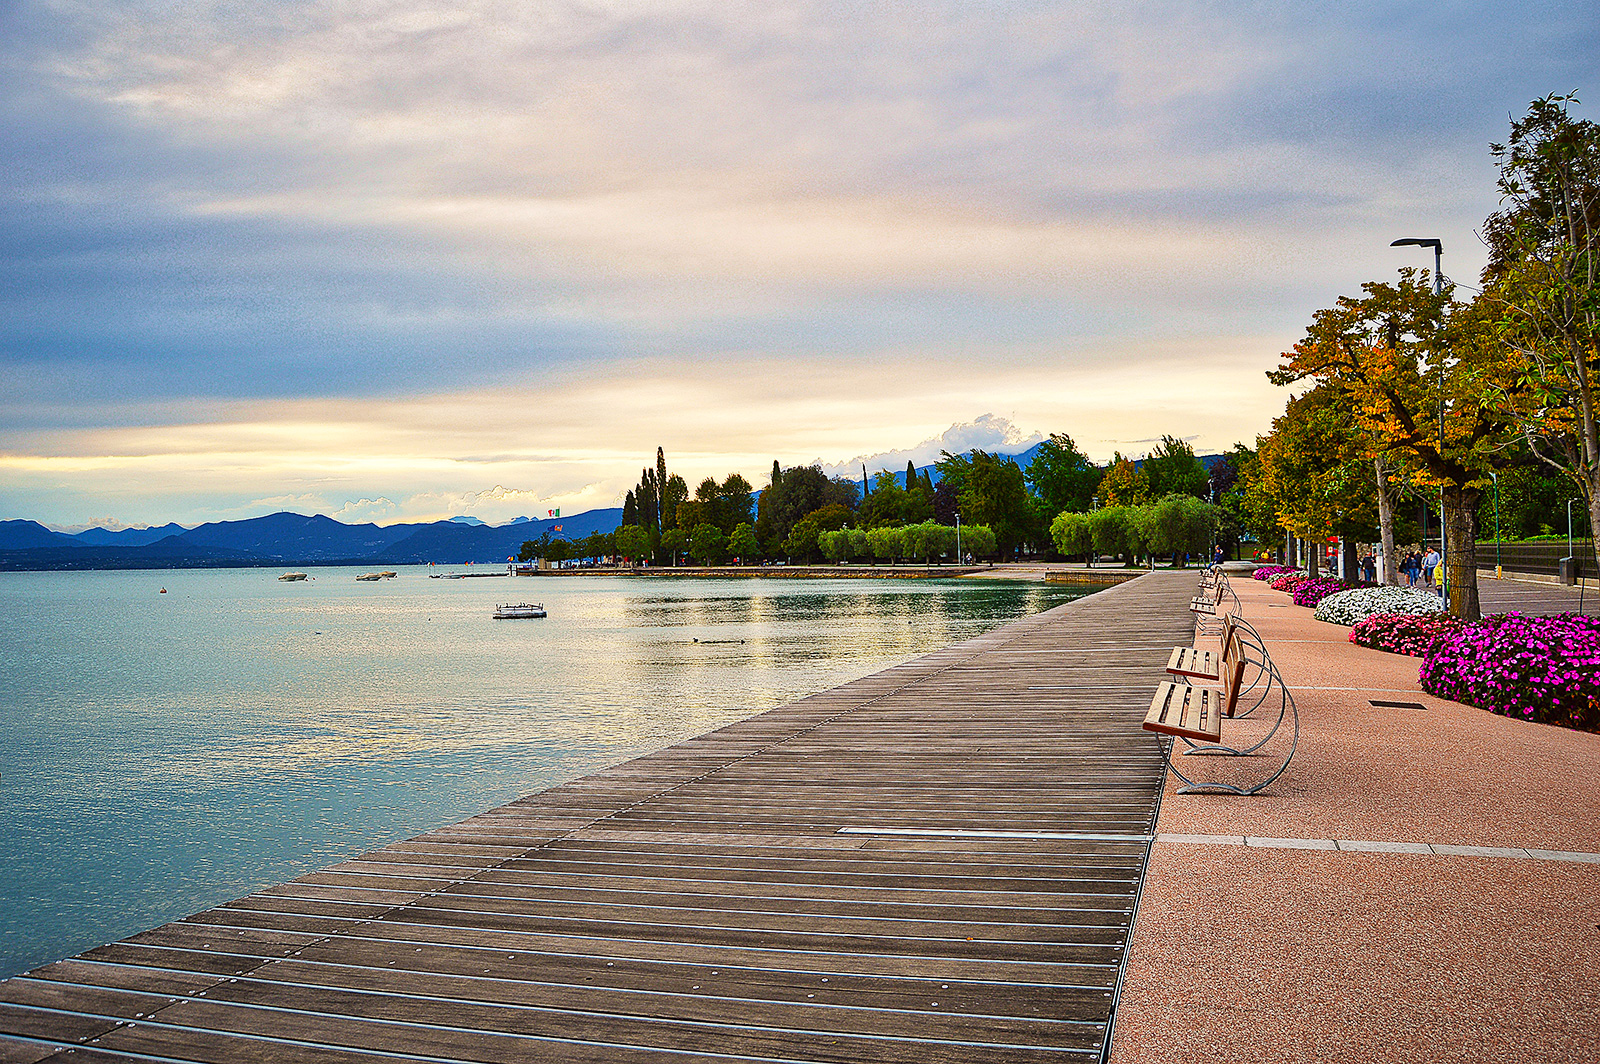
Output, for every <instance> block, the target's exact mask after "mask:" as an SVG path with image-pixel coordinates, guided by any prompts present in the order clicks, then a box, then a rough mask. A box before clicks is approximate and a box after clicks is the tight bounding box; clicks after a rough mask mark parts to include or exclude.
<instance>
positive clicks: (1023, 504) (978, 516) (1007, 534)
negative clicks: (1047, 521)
mask: <svg viewBox="0 0 1600 1064" xmlns="http://www.w3.org/2000/svg"><path fill="white" fill-rule="evenodd" d="M946 458H947V460H950V459H951V456H949V455H948V454H947V455H946ZM944 468H945V464H944V463H943V462H941V463H940V464H939V469H940V470H941V473H942V471H943V470H944ZM960 500H961V516H962V519H963V521H964V522H965V523H966V524H970V525H974V526H976V525H986V526H988V527H989V528H990V529H992V530H993V532H994V536H995V541H996V544H997V546H998V548H999V549H1000V550H1001V551H1002V552H1004V553H1007V554H1010V553H1011V552H1013V551H1015V550H1016V549H1017V548H1018V547H1019V546H1020V545H1021V544H1022V543H1023V541H1024V539H1025V538H1026V536H1027V533H1028V530H1029V526H1030V525H1031V524H1032V521H1031V517H1032V511H1031V509H1030V508H1029V506H1028V487H1027V483H1026V481H1025V479H1024V478H1023V475H1022V469H1021V468H1020V467H1019V466H1018V465H1017V463H1015V462H1013V461H1012V460H1011V459H1009V458H1004V457H1001V456H999V455H993V454H990V453H989V452H987V451H979V450H974V451H972V452H971V453H970V454H969V455H968V456H966V468H965V470H964V471H963V473H962V485H961V494H960ZM968 549H970V548H968ZM973 553H977V552H976V551H974V552H973Z"/></svg>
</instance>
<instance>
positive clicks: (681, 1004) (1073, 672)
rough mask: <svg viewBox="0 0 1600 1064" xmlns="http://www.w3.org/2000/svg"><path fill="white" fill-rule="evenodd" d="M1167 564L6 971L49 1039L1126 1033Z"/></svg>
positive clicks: (322, 1051) (848, 1042) (78, 1056)
mask: <svg viewBox="0 0 1600 1064" xmlns="http://www.w3.org/2000/svg"><path fill="white" fill-rule="evenodd" d="M1193 583H1194V581H1193V576H1192V574H1170V575H1169V574H1153V575H1152V576H1150V577H1147V578H1145V579H1141V580H1138V581H1136V582H1133V583H1129V584H1124V585H1121V586H1119V587H1114V588H1110V589H1107V590H1106V591H1102V592H1100V593H1098V594H1095V595H1092V596H1089V597H1088V598H1084V599H1080V600H1078V601H1075V602H1072V603H1069V604H1067V605H1064V606H1060V607H1057V608H1056V609H1053V610H1050V611H1049V612H1047V613H1044V614H1040V615H1038V616H1035V617H1030V618H1027V619H1024V620H1022V621H1019V622H1017V623H1015V624H1012V625H1009V626H1007V627H1005V628H1001V629H998V630H996V631H993V632H990V633H988V634H985V635H982V636H979V637H977V638H974V639H971V640H968V641H966V642H964V643H960V644H958V645H956V646H953V647H950V648H947V649H945V650H942V651H940V652H938V653H934V654H930V655H928V656H926V657H922V658H919V659H916V660H914V661H911V662H908V663H906V664H904V665H900V666H897V667H895V668H891V669H886V670H884V671H882V672H879V673H876V674H874V675H871V676H868V677H866V678H864V679H861V680H858V681H856V682H854V683H849V684H845V685H844V686H842V687H837V688H834V689H832V690H828V691H824V692H821V693H819V694H816V695H813V696H812V697H810V698H806V699H802V700H800V701H798V702H795V703H793V704H791V705H788V706H784V707H782V708H780V709H777V710H773V711H772V712H769V713H765V714H762V715H760V716H757V717H753V718H750V719H748V720H745V721H743V722H741V723H738V724H733V725H730V726H728V727H725V728H722V729H719V730H717V731H714V732H711V733H709V734H707V735H703V736H700V737H699V738H696V739H692V740H690V741H688V742H684V743H680V744H678V745H677V746H673V747H670V748H668V749H666V750H662V751H660V752H658V753H655V754H651V755H649V756H646V757H642V758H639V759H637V760H634V761H630V762H627V763H625V764H622V765H618V766H616V767H614V768H611V769H607V770H605V771H602V772H598V773H595V774H594V775H590V776H586V777H583V778H582V779H578V780H574V781H572V782H571V783H567V784H564V785H562V786H559V787H555V788H553V789H551V790H548V791H544V792H542V793H540V794H536V795H533V796H530V797H528V798H524V799H521V800H519V801H515V802H512V803H510V804H508V805H505V806H502V807H500V808H498V809H495V810H492V811H490V812H487V813H484V814H482V815H481V816H476V817H472V818H470V819H468V820H464V821H462V822H461V823H458V824H454V825H451V826H449V827H445V828H440V829H439V830H437V831H433V832H429V833H428V834H425V835H421V836H418V837H417V838H414V839H411V840H409V841H406V842H401V843H396V844H394V845H392V846H388V847H385V848H384V849H382V850H378V851H376V852H373V853H368V854H365V855H363V856H361V857H359V858H357V859H355V860H352V861H348V862H346V863H344V864H340V865H336V866H334V867H332V868H329V869H327V870H325V871H322V872H317V873H314V874H311V875H306V876H302V877H301V878H299V879H296V880H293V881H292V882H289V883H285V884H283V885H281V886H276V887H272V888H269V889H266V890H262V891H260V892H258V893H256V894H252V895H250V896H249V897H246V898H241V899H239V900H238V901H235V902H232V903H230V904H227V905H223V906H221V907H219V908H215V909H211V910H208V911H206V912H202V913H198V914H196V915H194V916H191V917H189V918H187V919H185V920H180V921H177V922H175V923H171V924H168V925H166V926H164V927H159V928H156V929H154V930H152V931H148V932H145V933H143V934H139V935H135V936H133V937H131V938H128V939H125V940H123V941H121V942H116V943H113V944H111V945H107V946H102V947H99V948H97V949H93V950H89V951H88V952H86V953H84V954H82V955H80V956H78V957H75V958H72V959H70V960H65V961H60V962H57V963H55V964H50V965H46V966H44V967H42V968H39V969H37V970H35V971H33V972H30V973H28V974H26V975H23V976H18V977H16V978H14V979H11V980H9V981H8V982H6V983H4V984H0V1064H31V1062H34V1061H40V1060H52V1061H54V1060H61V1061H68V1060H70V1061H74V1062H91V1064H93V1062H99V1061H113V1060H117V1061H122V1060H144V1061H206V1062H216V1064H235V1062H254V1061H278V1060H305V1061H316V1062H328V1064H347V1062H348V1064H356V1062H362V1064H373V1062H377V1061H393V1060H396V1059H403V1060H425V1061H452V1062H453V1061H484V1062H508V1061H551V1062H554V1061H560V1062H579V1064H582V1062H602V1061H604V1062H622V1064H633V1062H644V1061H650V1062H663V1064H665V1062H683V1064H711V1062H722V1064H726V1062H730V1061H733V1062H737V1061H773V1062H776V1061H835V1062H841V1064H859V1062H868V1061H870V1062H887V1064H895V1062H905V1064H938V1062H958V1061H960V1062H972V1061H984V1062H987V1064H1008V1062H1024V1061H1028V1062H1031V1061H1047V1060H1048V1061H1061V1060H1065V1061H1076V1060H1083V1061H1098V1060H1101V1059H1102V1058H1103V1056H1104V1054H1105V1051H1106V1049H1107V1045H1106V1042H1107V1037H1108V1031H1109V1029H1110V1027H1109V1024H1110V1020H1111V1016H1112V1012H1113V1009H1114V1005H1115V1000H1116V991H1117V986H1118V982H1119V978H1120V973H1121V966H1122V963H1123V958H1124V954H1125V948H1126V943H1127V940H1128V935H1129V929H1130V924H1131V921H1132V917H1133V911H1134V907H1135V905H1136V902H1137V896H1138V891H1139V885H1140V880H1141V876H1142V874H1143V871H1144V867H1145V862H1146V858H1147V854H1148V849H1149V841H1150V836H1151V833H1152V831H1153V828H1154V823H1155V814H1156V810H1157V805H1158V800H1159V794H1160V788H1161V784H1162V779H1163V765H1162V761H1161V757H1160V753H1159V750H1158V748H1157V746H1156V741H1155V739H1154V737H1153V736H1151V735H1149V733H1146V732H1144V731H1142V730H1141V729H1140V727H1139V721H1140V718H1141V717H1142V715H1143V712H1144V710H1145V707H1146V706H1147V705H1148V702H1149V698H1150V693H1151V691H1152V689H1153V686H1154V683H1155V681H1156V679H1157V676H1158V674H1159V673H1160V672H1161V669H1162V665H1163V663H1164V662H1165V659H1166V656H1167V651H1168V649H1169V648H1170V647H1171V646H1172V645H1174V643H1175V642H1180V641H1184V640H1186V639H1187V637H1188V636H1189V634H1190V632H1191V628H1190V617H1189V613H1188V610H1187V608H1186V604H1187V601H1188V599H1189V597H1190V595H1191V594H1192V591H1193Z"/></svg>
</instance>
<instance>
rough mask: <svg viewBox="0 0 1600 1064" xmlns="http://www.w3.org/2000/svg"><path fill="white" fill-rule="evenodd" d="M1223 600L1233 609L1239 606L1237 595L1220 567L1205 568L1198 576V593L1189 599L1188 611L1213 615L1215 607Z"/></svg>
mask: <svg viewBox="0 0 1600 1064" xmlns="http://www.w3.org/2000/svg"><path fill="white" fill-rule="evenodd" d="M1224 602H1226V603H1228V604H1229V606H1230V607H1231V608H1232V609H1234V610H1237V609H1238V608H1239V596H1238V595H1236V594H1234V591H1233V587H1232V586H1231V585H1230V584H1229V583H1228V578H1227V576H1226V575H1224V574H1223V572H1222V570H1220V569H1207V570H1206V572H1205V575H1204V576H1202V577H1201V578H1200V590H1199V593H1198V594H1197V595H1195V597H1194V598H1192V599H1190V600H1189V612H1190V613H1196V614H1200V615H1202V616H1205V617H1215V616H1216V615H1217V607H1218V606H1220V605H1222V604H1223V603H1224Z"/></svg>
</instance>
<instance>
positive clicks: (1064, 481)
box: [1026, 432, 1102, 514]
mask: <svg viewBox="0 0 1600 1064" xmlns="http://www.w3.org/2000/svg"><path fill="white" fill-rule="evenodd" d="M1026 476H1027V481H1028V486H1029V487H1030V488H1032V489H1033V493H1034V494H1035V495H1037V496H1038V497H1039V498H1040V499H1042V500H1044V503H1045V508H1046V512H1048V513H1050V514H1059V513H1061V512H1062V511H1063V510H1068V511H1071V512H1072V513H1085V512H1087V511H1088V510H1089V509H1090V508H1091V507H1092V506H1093V505H1094V494H1095V491H1096V489H1098V488H1099V487H1100V477H1101V476H1102V473H1101V470H1100V467H1099V466H1096V465H1095V464H1094V463H1093V462H1091V461H1089V458H1088V456H1087V455H1085V454H1084V453H1083V452H1082V451H1080V450H1078V446H1077V444H1075V443H1073V442H1072V437H1071V436H1068V435H1066V434H1064V433H1060V432H1052V433H1051V434H1050V438H1049V439H1048V440H1045V441H1044V442H1043V443H1041V444H1040V445H1039V450H1038V451H1037V452H1036V453H1035V454H1034V456H1033V461H1031V462H1029V463H1028V471H1027V474H1026Z"/></svg>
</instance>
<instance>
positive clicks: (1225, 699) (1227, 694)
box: [1144, 630, 1245, 743]
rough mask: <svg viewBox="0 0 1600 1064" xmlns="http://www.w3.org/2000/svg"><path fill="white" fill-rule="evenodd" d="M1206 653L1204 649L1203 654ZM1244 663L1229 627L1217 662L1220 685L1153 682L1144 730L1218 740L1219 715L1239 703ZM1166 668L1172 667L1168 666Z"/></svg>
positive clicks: (1227, 711) (1220, 720) (1208, 653)
mask: <svg viewBox="0 0 1600 1064" xmlns="http://www.w3.org/2000/svg"><path fill="white" fill-rule="evenodd" d="M1182 649H1184V648H1183V647H1179V648H1178V650H1182ZM1210 653H1211V652H1210V651H1205V654H1206V655H1207V656H1209V655H1210ZM1244 665H1245V662H1244V654H1243V651H1242V649H1241V648H1240V646H1239V636H1238V633H1237V632H1235V631H1232V630H1230V631H1229V633H1228V639H1227V641H1226V642H1225V643H1224V644H1223V651H1222V657H1221V660H1220V662H1219V670H1220V671H1219V673H1218V675H1220V677H1221V680H1222V687H1221V689H1220V690H1219V689H1217V688H1214V687H1196V686H1194V685H1193V684H1190V683H1187V682H1178V681H1176V680H1163V681H1161V683H1160V684H1158V685H1157V686H1156V693H1155V697H1154V698H1152V699H1151V700H1150V711H1149V712H1148V713H1146V714H1145V718H1144V728H1145V730H1146V731H1153V732H1162V733H1163V734H1166V735H1176V736H1178V737H1180V738H1183V739H1196V740H1199V741H1201V742H1206V743H1220V742H1221V741H1222V718H1223V717H1231V716H1233V711H1234V708H1235V707H1236V706H1237V705H1238V704H1239V681H1240V680H1241V679H1243V678H1244ZM1167 671H1169V672H1170V671H1172V670H1171V666H1168V670H1167Z"/></svg>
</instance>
